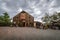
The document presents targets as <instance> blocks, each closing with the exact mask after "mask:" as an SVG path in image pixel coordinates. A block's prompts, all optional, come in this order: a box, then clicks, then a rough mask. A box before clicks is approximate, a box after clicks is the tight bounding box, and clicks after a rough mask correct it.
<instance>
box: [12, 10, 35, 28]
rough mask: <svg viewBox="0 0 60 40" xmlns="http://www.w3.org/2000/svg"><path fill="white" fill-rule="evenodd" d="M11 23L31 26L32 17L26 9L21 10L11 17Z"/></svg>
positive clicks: (32, 23)
mask: <svg viewBox="0 0 60 40" xmlns="http://www.w3.org/2000/svg"><path fill="white" fill-rule="evenodd" d="M13 23H14V24H15V25H16V26H20V27H33V26H34V17H33V16H32V15H30V14H29V13H27V12H26V11H22V12H20V13H18V14H17V15H16V16H14V17H13Z"/></svg>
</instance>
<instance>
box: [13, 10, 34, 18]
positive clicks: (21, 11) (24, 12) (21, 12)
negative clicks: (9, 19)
mask: <svg viewBox="0 0 60 40" xmlns="http://www.w3.org/2000/svg"><path fill="white" fill-rule="evenodd" d="M21 13H26V14H28V15H30V14H29V13H27V12H26V11H24V10H23V11H21V12H20V13H18V14H17V15H20V14H21ZM17 15H16V16H17ZM16 16H14V17H16ZM30 16H32V15H30ZM14 17H13V18H14ZM32 17H33V16H32Z"/></svg>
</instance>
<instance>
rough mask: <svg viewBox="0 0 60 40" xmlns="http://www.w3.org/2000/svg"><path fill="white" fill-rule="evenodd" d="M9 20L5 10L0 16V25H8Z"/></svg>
mask: <svg viewBox="0 0 60 40" xmlns="http://www.w3.org/2000/svg"><path fill="white" fill-rule="evenodd" d="M10 24H11V20H10V17H9V15H8V13H7V12H5V13H3V15H1V16H0V26H10Z"/></svg>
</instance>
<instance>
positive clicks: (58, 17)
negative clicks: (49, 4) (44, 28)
mask: <svg viewBox="0 0 60 40" xmlns="http://www.w3.org/2000/svg"><path fill="white" fill-rule="evenodd" d="M42 20H43V22H45V24H46V25H50V24H51V22H52V21H56V22H57V23H56V24H60V13H56V14H53V15H52V16H49V15H48V14H46V15H45V16H44V17H42Z"/></svg>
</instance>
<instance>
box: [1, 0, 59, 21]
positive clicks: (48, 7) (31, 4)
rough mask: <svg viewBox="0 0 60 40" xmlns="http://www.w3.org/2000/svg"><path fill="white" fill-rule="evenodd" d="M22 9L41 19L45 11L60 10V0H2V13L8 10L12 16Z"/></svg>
mask: <svg viewBox="0 0 60 40" xmlns="http://www.w3.org/2000/svg"><path fill="white" fill-rule="evenodd" d="M21 10H25V11H27V12H28V13H29V14H31V15H32V16H34V18H35V20H37V21H41V17H43V16H44V14H45V13H47V12H48V13H49V15H51V14H52V13H54V12H59V11H60V0H0V15H1V14H2V13H4V12H8V14H9V15H10V17H11V18H12V17H13V16H15V15H16V14H18V13H19V12H21Z"/></svg>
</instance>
